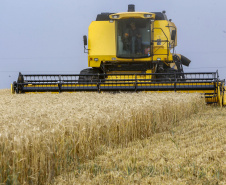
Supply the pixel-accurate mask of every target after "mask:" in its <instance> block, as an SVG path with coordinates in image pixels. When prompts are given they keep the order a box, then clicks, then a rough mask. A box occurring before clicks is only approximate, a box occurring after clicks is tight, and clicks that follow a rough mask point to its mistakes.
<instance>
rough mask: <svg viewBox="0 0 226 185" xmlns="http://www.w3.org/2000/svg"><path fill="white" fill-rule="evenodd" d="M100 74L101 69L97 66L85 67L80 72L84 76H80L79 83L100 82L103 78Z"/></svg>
mask: <svg viewBox="0 0 226 185" xmlns="http://www.w3.org/2000/svg"><path fill="white" fill-rule="evenodd" d="M100 74H101V70H99V69H96V68H87V69H83V70H82V71H81V72H80V75H84V76H79V80H78V82H79V83H90V82H100V80H101V78H103V77H102V76H101V75H100Z"/></svg>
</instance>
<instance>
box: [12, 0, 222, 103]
mask: <svg viewBox="0 0 226 185" xmlns="http://www.w3.org/2000/svg"><path fill="white" fill-rule="evenodd" d="M83 41H84V52H86V53H88V67H90V68H87V69H84V70H82V71H81V72H80V74H71V75H68V74H67V75H63V74H52V75H47V74H33V75H22V74H21V73H19V77H18V80H17V82H14V83H13V84H12V88H11V89H12V93H15V92H16V93H26V92H65V91H66V92H74V91H98V92H103V91H134V92H138V91H145V92H147V91H157V92H163V91H175V92H188V93H192V92H199V93H203V94H204V95H205V98H206V102H207V103H210V104H211V103H215V104H219V105H221V106H222V105H226V96H225V95H224V92H225V86H224V85H225V81H222V80H219V77H218V73H217V72H206V73H184V71H183V65H185V66H189V64H190V62H191V61H190V60H189V59H188V58H186V57H185V56H183V55H180V54H176V53H175V52H174V48H175V47H176V46H177V28H176V26H175V24H174V23H173V22H171V20H168V19H167V17H166V14H165V11H163V12H152V13H150V12H135V6H134V5H129V6H128V12H123V13H101V14H98V15H97V18H96V21H93V22H92V23H91V24H90V26H89V37H88V39H87V36H83ZM87 42H88V49H87V48H86V45H87Z"/></svg>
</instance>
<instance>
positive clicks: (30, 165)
mask: <svg viewBox="0 0 226 185" xmlns="http://www.w3.org/2000/svg"><path fill="white" fill-rule="evenodd" d="M208 111H209V110H208V108H207V106H206V105H205V101H204V98H202V97H201V96H200V95H199V94H182V93H116V94H111V93H61V94H52V93H43V94H19V95H17V94H16V95H11V94H10V91H9V90H0V183H3V184H51V183H52V184H54V183H55V184H127V183H129V184H131V183H134V184H136V183H138V184H139V183H142V184H146V183H150V182H152V181H153V182H160V181H162V182H171V181H172V182H173V181H178V179H181V182H184V181H185V180H186V181H187V182H192V180H194V179H192V178H193V176H192V175H191V171H192V169H194V170H196V171H197V172H196V171H195V172H194V173H195V174H196V175H197V176H198V177H199V176H200V169H203V170H204V172H205V174H206V175H202V176H203V178H204V177H205V178H206V179H207V180H206V182H209V181H212V180H213V181H214V182H215V181H216V182H218V181H222V180H224V178H223V177H222V174H224V168H225V163H224V162H220V163H217V162H216V166H214V165H213V166H212V167H211V166H210V167H209V168H207V167H205V166H202V165H200V163H198V161H197V160H198V159H197V158H196V157H197V156H199V157H200V153H202V151H204V149H203V148H202V147H204V146H206V145H205V144H203V143H205V142H207V143H208V144H209V145H210V146H211V147H213V149H210V150H213V151H212V152H210V153H211V154H209V153H208V154H209V155H210V156H212V155H213V157H215V158H214V160H213V161H214V162H215V159H216V156H215V153H217V155H218V152H219V151H218V150H217V152H216V151H215V149H216V148H214V147H215V146H212V143H211V142H215V140H216V141H217V142H218V141H219V142H218V144H219V146H218V148H217V149H219V150H220V149H221V151H220V152H221V154H222V155H223V152H224V151H225V150H224V148H223V146H225V136H224V135H225V134H224V133H225V131H224V130H221V129H220V128H221V127H220V126H219V127H216V128H217V129H215V130H214V129H211V128H215V127H214V125H212V126H211V124H210V126H209V124H208V123H206V124H203V123H202V120H201V118H202V117H203V119H204V118H205V116H202V114H203V115H204V114H206V115H207V117H208V116H210V115H211V114H210V113H208ZM209 112H211V111H209ZM194 114H195V116H197V115H199V114H200V115H201V116H200V115H199V117H198V118H200V117H201V118H200V123H199V124H198V123H197V124H198V126H200V127H203V131H202V130H201V132H199V131H198V130H196V129H198V128H199V127H198V128H196V127H195V126H196V125H194V122H195V120H196V119H198V118H197V117H195V116H194ZM183 120H184V121H183ZM192 120H193V121H192ZM189 121H191V122H189ZM208 121H209V120H208ZM223 122H224V121H223ZM223 122H222V125H223ZM202 125H204V126H202ZM215 126H216V125H215ZM188 127H189V128H188ZM224 128H225V127H224ZM187 129H188V130H187ZM205 129H207V130H205ZM207 131H210V133H218V132H219V133H220V134H219V137H217V136H214V135H213V136H212V135H211V134H210V133H209V134H206V133H208V132H207ZM189 134H190V135H189ZM200 134H201V135H200ZM202 134H203V135H202ZM204 134H206V135H205V137H206V140H203V138H205V137H204ZM193 135H194V137H193ZM197 135H199V137H198V136H197ZM196 136H197V137H198V139H196ZM221 137H222V138H223V139H222V138H221ZM194 138H195V139H194ZM213 139H215V140H213ZM220 139H221V140H220ZM185 141H186V142H187V143H186V142H185ZM204 141H205V142H204ZM200 142H201V143H200ZM222 142H223V143H222ZM202 144H203V145H202ZM222 144H223V146H222ZM186 147H187V148H186ZM185 149H186V150H185ZM192 149H193V150H192ZM195 149H196V150H197V154H196V155H195V154H193V153H194V152H193V151H195ZM214 152H215V153H214ZM181 155H182V156H181ZM205 155H207V154H205ZM190 156H193V158H190ZM194 156H196V157H195V158H194ZM180 159H181V161H182V163H180ZM185 159H186V160H187V161H191V162H187V163H185V162H184V163H183V160H185ZM207 159H208V157H207ZM209 159H212V158H209ZM217 159H218V158H217ZM199 160H201V159H199ZM166 161H167V164H166ZM211 164H212V163H211ZM214 164H215V163H214ZM219 164H220V165H222V166H217V165H219ZM211 169H213V171H214V170H215V171H214V172H210V171H211ZM194 170H193V171H194ZM205 170H206V171H205ZM217 170H218V171H217ZM204 172H203V173H204ZM150 173H151V176H150ZM189 175H190V176H191V179H189V178H190V176H189ZM209 175H210V176H211V175H212V176H211V178H210V177H209ZM198 177H197V180H200V182H202V180H203V179H202V178H198ZM208 180H209V181H208ZM197 182H198V181H197Z"/></svg>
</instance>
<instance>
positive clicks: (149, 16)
mask: <svg viewBox="0 0 226 185" xmlns="http://www.w3.org/2000/svg"><path fill="white" fill-rule="evenodd" d="M144 17H145V18H151V17H152V15H151V14H144Z"/></svg>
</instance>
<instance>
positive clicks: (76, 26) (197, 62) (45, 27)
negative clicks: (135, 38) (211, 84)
mask: <svg viewBox="0 0 226 185" xmlns="http://www.w3.org/2000/svg"><path fill="white" fill-rule="evenodd" d="M128 4H135V9H136V11H144V12H158V11H163V10H166V15H167V17H168V18H169V19H172V21H173V22H174V23H175V24H176V26H177V34H178V38H177V39H178V46H177V47H176V53H179V54H182V55H184V56H186V57H187V58H189V59H191V61H192V62H191V64H190V66H189V67H184V71H185V72H215V71H216V70H218V72H219V76H220V79H226V13H225V7H226V1H225V0H196V1H194V0H192V1H191V0H183V1H182V0H140V1H135V0H123V1H122V0H120V1H119V0H114V1H109V0H86V1H78V0H0V89H5V88H10V84H11V83H13V81H16V80H17V77H18V74H19V72H22V74H36V73H39V74H40V73H42V74H51V73H52V74H69V73H70V74H79V72H80V71H81V70H82V69H84V68H87V66H88V60H87V54H86V53H84V49H83V35H88V27H89V24H90V23H91V22H92V21H95V19H96V16H97V14H99V13H101V12H114V13H117V12H126V11H127V9H128Z"/></svg>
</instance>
